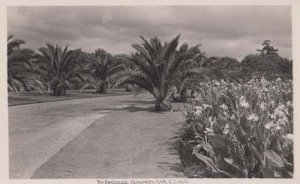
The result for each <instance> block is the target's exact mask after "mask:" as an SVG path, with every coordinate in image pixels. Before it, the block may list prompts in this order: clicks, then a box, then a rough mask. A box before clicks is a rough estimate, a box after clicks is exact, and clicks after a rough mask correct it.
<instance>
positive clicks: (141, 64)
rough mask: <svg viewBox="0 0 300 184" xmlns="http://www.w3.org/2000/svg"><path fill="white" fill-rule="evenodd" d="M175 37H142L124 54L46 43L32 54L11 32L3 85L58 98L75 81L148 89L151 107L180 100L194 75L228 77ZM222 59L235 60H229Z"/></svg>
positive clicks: (103, 89)
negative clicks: (5, 83)
mask: <svg viewBox="0 0 300 184" xmlns="http://www.w3.org/2000/svg"><path fill="white" fill-rule="evenodd" d="M179 38H180V35H178V36H176V37H175V38H173V39H172V40H171V41H169V42H164V43H163V42H162V41H161V40H159V39H158V38H156V37H154V38H151V39H146V38H144V37H141V40H142V43H141V44H133V45H132V47H133V48H134V49H135V51H136V52H134V53H132V54H131V55H130V56H127V55H112V54H110V53H108V52H106V51H105V50H103V49H97V50H96V51H95V52H93V53H86V52H83V51H81V50H80V49H74V50H70V49H69V48H68V46H66V47H64V48H63V47H60V46H57V45H56V46H54V45H52V44H49V43H48V44H47V45H46V46H45V47H42V48H40V49H38V52H34V51H32V50H29V49H23V48H21V47H20V46H21V45H22V44H24V43H25V42H24V41H23V40H19V39H13V37H12V36H10V37H9V38H8V46H7V55H8V88H9V90H10V91H14V92H16V93H19V92H20V91H24V90H25V91H36V90H39V91H40V92H42V93H43V94H49V93H50V91H52V95H55V96H60V95H62V94H64V93H65V92H66V89H71V88H72V87H73V86H75V85H77V86H81V87H80V88H81V90H84V89H86V88H88V87H93V88H95V89H96V92H97V93H106V92H107V90H108V89H109V88H113V87H116V86H125V87H126V89H127V90H130V89H134V90H135V91H140V90H141V89H143V90H146V91H148V92H149V93H151V94H152V95H153V97H154V98H155V109H156V110H167V109H170V108H171V104H170V101H171V100H172V99H173V100H177V101H185V100H186V98H187V96H186V94H187V91H188V89H191V88H192V86H193V84H194V83H195V81H197V80H199V79H200V80H202V79H205V78H213V77H223V78H224V77H228V76H229V77H231V78H232V75H229V73H228V72H227V71H226V68H227V65H226V66H223V65H220V64H214V63H218V62H216V60H218V59H217V58H206V57H205V54H204V53H203V52H201V51H200V49H199V45H195V46H193V47H189V46H188V44H186V43H185V44H182V45H180V44H179ZM227 61H229V62H228V63H229V64H232V63H236V62H237V61H235V60H232V59H230V58H229V59H228V60H227ZM223 63H224V62H223ZM228 63H227V64H228ZM224 68H225V70H224ZM230 73H231V74H232V72H230Z"/></svg>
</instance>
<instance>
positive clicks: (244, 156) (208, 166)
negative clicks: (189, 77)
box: [179, 78, 294, 178]
mask: <svg viewBox="0 0 300 184" xmlns="http://www.w3.org/2000/svg"><path fill="white" fill-rule="evenodd" d="M292 102H293V98H292V81H281V79H280V78H278V79H277V80H274V81H266V80H265V79H264V78H260V79H259V78H254V79H252V80H250V81H249V82H247V83H246V84H237V83H228V82H225V81H223V80H221V81H211V82H208V83H200V84H199V86H198V91H197V93H196V94H195V95H194V98H193V101H192V102H191V104H190V105H189V106H188V107H187V114H186V126H185V130H184V133H183V135H182V139H181V144H180V145H181V146H180V149H179V151H180V155H181V161H182V163H183V166H184V167H185V168H186V173H187V175H188V176H189V177H238V178H240V177H242V178H253V177H256V178H274V177H279V178H289V177H293V162H294V161H293V105H292Z"/></svg>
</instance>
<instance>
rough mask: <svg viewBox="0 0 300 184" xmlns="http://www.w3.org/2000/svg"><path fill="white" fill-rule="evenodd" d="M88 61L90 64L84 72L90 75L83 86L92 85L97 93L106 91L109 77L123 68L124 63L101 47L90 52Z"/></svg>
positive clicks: (109, 81) (109, 80)
mask: <svg viewBox="0 0 300 184" xmlns="http://www.w3.org/2000/svg"><path fill="white" fill-rule="evenodd" d="M89 61H90V64H89V67H88V69H87V70H85V71H86V72H85V73H87V74H89V75H90V76H91V77H89V79H88V80H87V83H86V85H85V86H84V87H83V88H86V87H87V86H93V87H95V88H96V92H97V93H106V92H107V90H108V88H109V84H110V83H111V77H113V75H115V74H116V73H118V72H119V71H121V70H123V69H124V65H123V64H122V62H120V60H118V59H117V58H116V57H114V56H112V55H111V54H109V53H107V52H106V51H105V50H103V49H97V50H96V51H95V53H93V54H91V55H90V57H89Z"/></svg>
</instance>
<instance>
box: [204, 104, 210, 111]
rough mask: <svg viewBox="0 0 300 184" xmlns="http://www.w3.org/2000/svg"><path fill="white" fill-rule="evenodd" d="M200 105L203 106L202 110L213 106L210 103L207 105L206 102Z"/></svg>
mask: <svg viewBox="0 0 300 184" xmlns="http://www.w3.org/2000/svg"><path fill="white" fill-rule="evenodd" d="M202 107H203V108H204V110H205V109H207V108H211V109H212V108H213V107H212V106H211V105H208V104H202Z"/></svg>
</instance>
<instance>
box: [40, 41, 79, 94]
mask: <svg viewBox="0 0 300 184" xmlns="http://www.w3.org/2000/svg"><path fill="white" fill-rule="evenodd" d="M39 52H40V54H37V56H36V58H37V60H36V64H37V65H38V68H39V71H40V72H41V73H42V74H43V76H44V80H45V81H46V83H47V85H48V90H50V89H52V90H53V95H54V96H60V95H61V94H62V93H63V92H65V90H66V88H67V87H69V88H70V87H72V83H73V82H74V81H79V82H82V83H84V82H85V79H84V78H83V76H82V74H81V69H82V68H83V66H82V65H81V63H80V61H79V60H80V58H79V56H80V49H75V50H69V49H68V46H66V47H65V48H62V47H59V46H57V45H56V46H53V45H52V44H50V43H47V47H42V48H40V49H39Z"/></svg>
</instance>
